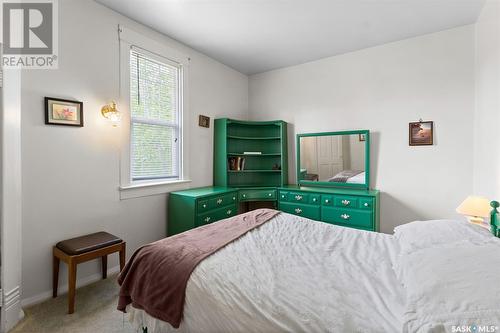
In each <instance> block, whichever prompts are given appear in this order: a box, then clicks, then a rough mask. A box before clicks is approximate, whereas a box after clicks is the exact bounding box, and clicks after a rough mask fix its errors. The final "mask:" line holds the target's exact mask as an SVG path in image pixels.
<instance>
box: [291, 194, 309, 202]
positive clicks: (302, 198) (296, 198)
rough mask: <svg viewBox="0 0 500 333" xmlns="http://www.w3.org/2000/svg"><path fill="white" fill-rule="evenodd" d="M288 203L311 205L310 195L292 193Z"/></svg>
mask: <svg viewBox="0 0 500 333" xmlns="http://www.w3.org/2000/svg"><path fill="white" fill-rule="evenodd" d="M288 201H289V202H296V203H304V204H307V203H309V194H308V193H303V192H290V193H289V194H288Z"/></svg>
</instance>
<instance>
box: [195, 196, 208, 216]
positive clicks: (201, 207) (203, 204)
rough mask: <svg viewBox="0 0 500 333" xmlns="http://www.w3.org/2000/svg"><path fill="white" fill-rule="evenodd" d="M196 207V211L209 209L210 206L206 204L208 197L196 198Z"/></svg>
mask: <svg viewBox="0 0 500 333" xmlns="http://www.w3.org/2000/svg"><path fill="white" fill-rule="evenodd" d="M197 207H198V213H201V212H206V211H208V210H210V207H209V205H208V199H203V200H198V204H197Z"/></svg>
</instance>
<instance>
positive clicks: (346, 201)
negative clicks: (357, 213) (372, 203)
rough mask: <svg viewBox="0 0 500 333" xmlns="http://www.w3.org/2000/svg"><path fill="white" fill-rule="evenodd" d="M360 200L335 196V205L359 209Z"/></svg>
mask: <svg viewBox="0 0 500 333" xmlns="http://www.w3.org/2000/svg"><path fill="white" fill-rule="evenodd" d="M358 202H359V198H357V197H347V196H334V197H333V205H334V206H335V207H347V208H358Z"/></svg>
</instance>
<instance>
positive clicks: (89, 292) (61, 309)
mask: <svg viewBox="0 0 500 333" xmlns="http://www.w3.org/2000/svg"><path fill="white" fill-rule="evenodd" d="M117 301H118V284H117V283H116V276H110V277H108V279H107V280H102V281H99V282H97V283H94V284H91V285H89V286H86V287H83V288H79V289H78V290H77V291H76V310H75V313H74V314H71V315H68V314H67V309H68V308H67V297H66V295H65V294H63V295H60V296H59V297H57V298H55V299H51V300H48V301H46V302H44V303H40V304H37V305H34V306H32V307H29V308H26V309H24V312H25V318H24V319H23V320H22V321H21V322H20V323H19V324H18V325H17V326H16V327H15V328H14V329H13V330H11V331H10V332H9V333H35V332H36V333H49V332H50V333H134V332H135V331H134V330H133V329H132V327H131V325H130V324H129V322H128V321H127V315H125V316H124V315H123V313H122V312H119V311H118V310H116V305H117V304H118V303H117Z"/></svg>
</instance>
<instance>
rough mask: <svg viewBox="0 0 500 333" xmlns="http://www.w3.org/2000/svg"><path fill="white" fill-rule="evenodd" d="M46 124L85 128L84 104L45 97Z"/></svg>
mask: <svg viewBox="0 0 500 333" xmlns="http://www.w3.org/2000/svg"><path fill="white" fill-rule="evenodd" d="M45 124H47V125H63V126H78V127H83V102H78V101H71V100H67V99H60V98H52V97H45Z"/></svg>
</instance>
